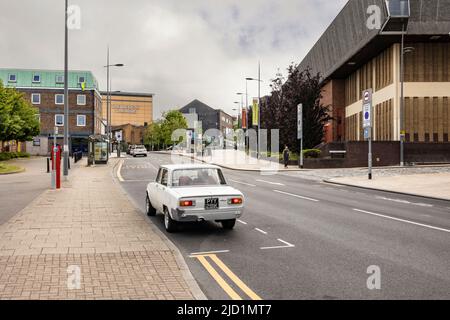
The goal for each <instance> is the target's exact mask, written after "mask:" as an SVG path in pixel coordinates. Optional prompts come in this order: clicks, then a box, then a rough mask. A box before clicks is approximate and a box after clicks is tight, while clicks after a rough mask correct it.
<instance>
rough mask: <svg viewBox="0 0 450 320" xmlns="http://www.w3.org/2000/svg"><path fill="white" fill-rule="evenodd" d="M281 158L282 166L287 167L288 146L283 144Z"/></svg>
mask: <svg viewBox="0 0 450 320" xmlns="http://www.w3.org/2000/svg"><path fill="white" fill-rule="evenodd" d="M283 160H284V167H285V168H287V167H288V163H289V148H288V146H284V150H283Z"/></svg>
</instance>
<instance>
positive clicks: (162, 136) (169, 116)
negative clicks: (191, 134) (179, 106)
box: [144, 110, 188, 149]
mask: <svg viewBox="0 0 450 320" xmlns="http://www.w3.org/2000/svg"><path fill="white" fill-rule="evenodd" d="M187 127H188V125H187V121H186V119H185V118H184V116H183V114H182V113H181V112H180V111H178V110H170V111H168V112H165V113H163V115H162V119H161V120H159V121H156V122H154V123H152V124H150V125H149V126H148V127H147V130H146V132H145V137H144V143H145V144H146V145H152V146H154V147H156V148H157V149H159V148H161V147H165V146H169V145H171V144H172V143H173V141H172V133H173V132H174V131H175V130H177V129H187Z"/></svg>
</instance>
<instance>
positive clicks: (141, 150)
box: [131, 145, 147, 157]
mask: <svg viewBox="0 0 450 320" xmlns="http://www.w3.org/2000/svg"><path fill="white" fill-rule="evenodd" d="M131 150H132V155H133V157H137V156H144V157H146V156H147V148H146V147H145V146H142V145H141V146H136V147H134V148H133V149H131Z"/></svg>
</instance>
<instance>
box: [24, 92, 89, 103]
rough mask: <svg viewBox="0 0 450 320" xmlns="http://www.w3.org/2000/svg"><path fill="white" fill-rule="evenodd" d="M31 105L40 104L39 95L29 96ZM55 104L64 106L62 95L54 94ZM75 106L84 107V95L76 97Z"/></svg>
mask: <svg viewBox="0 0 450 320" xmlns="http://www.w3.org/2000/svg"><path fill="white" fill-rule="evenodd" d="M31 103H32V104H41V94H40V93H32V94H31ZM55 104H64V95H63V94H55ZM77 105H79V106H85V105H86V95H84V94H78V95H77Z"/></svg>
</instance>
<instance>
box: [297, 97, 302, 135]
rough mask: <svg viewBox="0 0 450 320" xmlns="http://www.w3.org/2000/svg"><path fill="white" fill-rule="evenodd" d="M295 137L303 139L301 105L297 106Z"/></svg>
mask: <svg viewBox="0 0 450 320" xmlns="http://www.w3.org/2000/svg"><path fill="white" fill-rule="evenodd" d="M297 139H299V140H300V139H303V105H302V104H299V105H298V106H297Z"/></svg>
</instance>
